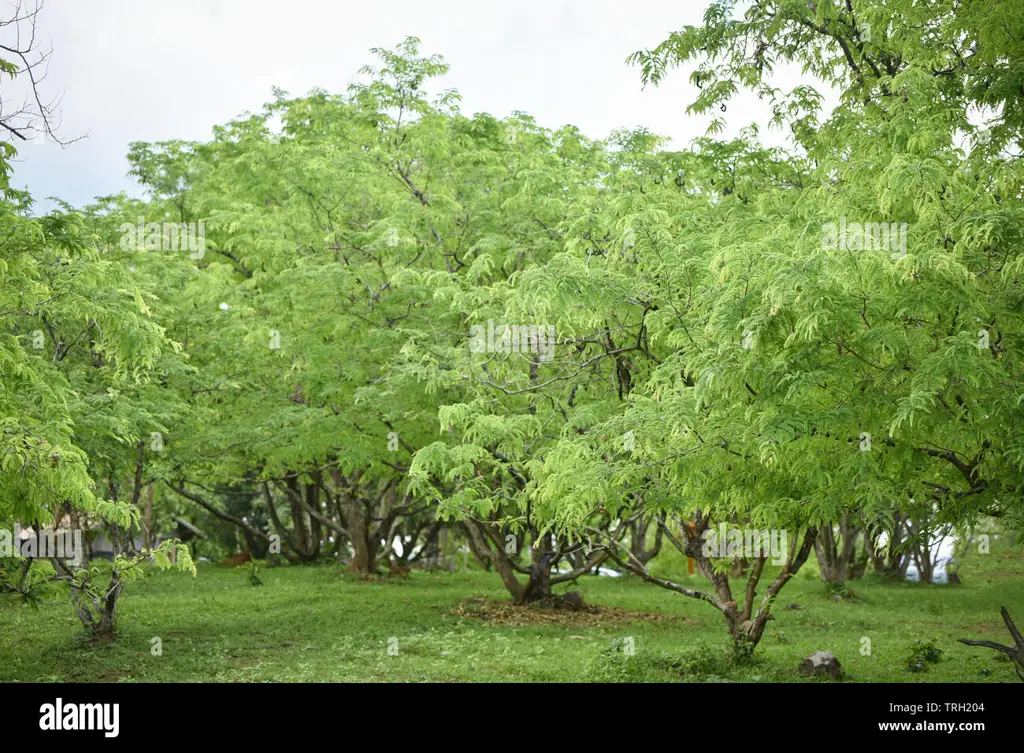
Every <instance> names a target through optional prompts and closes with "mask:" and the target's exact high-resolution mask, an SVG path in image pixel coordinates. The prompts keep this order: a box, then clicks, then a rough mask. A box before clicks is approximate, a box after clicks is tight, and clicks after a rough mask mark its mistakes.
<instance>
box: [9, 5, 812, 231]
mask: <svg viewBox="0 0 1024 753" xmlns="http://www.w3.org/2000/svg"><path fill="white" fill-rule="evenodd" d="M7 3H9V0H2V2H0V8H3V7H4V5H5V4H7ZM707 4H708V0H674V1H672V2H665V1H663V0H646V1H645V2H642V3H639V2H629V0H515V2H512V1H510V0H429V2H423V0H416V1H411V0H385V1H384V2H373V1H372V0H362V1H361V2H350V1H349V0H289V2H281V1H280V0H46V3H45V5H44V8H43V10H42V12H41V14H40V15H39V22H38V36H39V40H40V43H41V44H42V45H43V46H45V47H49V48H52V50H53V54H52V57H51V59H50V63H49V73H48V76H47V78H46V80H45V82H44V83H43V85H42V92H43V97H44V99H47V100H49V99H53V98H55V97H60V98H61V103H60V116H61V118H60V127H59V129H58V130H57V135H58V136H59V137H60V138H61V140H63V141H71V140H74V139H78V140H77V141H74V142H73V143H71V144H70V145H69V146H67V147H66V148H62V147H61V146H60V145H59V144H55V143H30V144H24V145H21V146H20V147H19V155H18V157H17V159H16V161H15V164H14V176H13V181H12V184H13V186H14V187H16V188H27V189H28V190H29V191H30V192H31V193H32V195H33V196H34V197H35V198H36V199H37V201H38V202H39V203H38V205H37V209H38V210H41V211H42V210H45V209H46V208H47V207H48V206H52V204H50V203H49V202H46V201H44V199H45V198H46V197H54V196H55V197H59V198H60V199H62V200H64V201H67V202H69V203H71V204H72V205H75V206H81V205H83V204H85V203H88V202H89V201H91V200H92V199H93V198H94V197H96V196H103V195H109V194H114V193H118V192H120V191H122V190H123V191H127V192H128V193H129V195H141V194H140V190H139V188H138V187H137V186H136V185H135V183H134V181H133V180H132V179H131V178H130V177H128V175H127V172H128V162H127V160H126V159H125V154H126V153H127V151H128V145H129V143H130V142H132V141H148V142H153V141H161V140H169V139H183V140H208V139H209V138H210V137H211V135H212V129H213V126H215V125H218V124H223V123H226V122H228V121H230V120H231V119H233V118H236V117H239V116H241V115H243V114H244V113H245V112H247V111H249V112H258V111H259V110H260V109H261V108H262V106H263V104H264V103H265V102H267V101H269V100H270V99H272V96H271V88H272V87H274V86H278V87H281V88H282V89H284V90H285V91H287V92H289V93H290V94H292V95H300V94H304V93H306V92H308V91H309V90H310V89H312V88H315V87H319V88H323V89H326V90H328V91H331V92H342V91H344V89H345V88H346V87H347V86H348V85H349V84H350V83H352V82H354V81H357V80H361V77H360V76H359V74H358V71H359V68H361V67H362V66H363V65H367V64H373V63H374V62H375V60H374V57H373V55H372V53H370V51H369V50H370V48H371V47H394V46H395V45H397V44H398V43H399V42H400V41H401V40H402V39H404V38H405V37H406V36H410V35H411V36H417V37H419V38H420V39H421V40H422V45H421V48H420V51H421V53H425V54H434V53H438V54H440V55H442V56H443V57H444V58H445V60H446V62H448V63H449V65H450V66H451V69H450V72H449V73H448V75H447V76H445V77H444V78H443V79H441V80H440V81H439V83H438V84H436V85H435V86H436V88H437V89H440V88H449V87H450V88H455V89H458V90H459V92H460V93H461V95H462V104H461V109H462V111H463V113H464V114H466V115H471V114H473V113H476V112H488V113H490V114H492V115H494V116H496V117H499V118H500V117H504V116H506V115H508V114H509V113H511V112H512V111H514V110H522V111H525V112H527V113H529V114H530V115H532V116H533V117H534V118H536V120H537V122H538V124H540V125H542V126H545V127H549V128H557V127H559V126H561V125H565V124H573V125H576V126H577V127H579V128H580V129H581V130H582V131H583V132H584V133H585V134H587V135H588V136H590V137H592V138H603V137H605V136H607V135H608V134H609V133H610V132H611V131H612V130H613V129H615V128H619V127H625V128H633V127H636V126H645V127H647V128H649V129H650V130H651V131H653V132H655V133H659V134H662V135H664V136H668V137H670V138H672V139H673V142H672V143H673V145H674V146H676V147H683V146H685V145H686V144H687V143H688V142H689V141H690V140H691V139H693V138H694V137H697V136H700V135H703V134H704V131H705V129H706V127H707V124H708V122H709V121H710V117H703V116H702V117H694V116H688V115H687V114H686V112H685V110H686V105H687V104H688V103H689V102H691V101H692V100H693V98H694V96H695V95H696V91H697V90H696V89H695V88H694V87H693V86H691V85H690V84H689V82H688V80H687V78H688V75H687V73H685V72H682V71H678V72H676V74H675V75H670V76H669V78H668V80H667V81H666V82H665V83H664V84H662V85H661V86H660V87H658V88H653V87H650V88H648V89H646V90H645V89H643V87H642V85H641V81H640V71H639V69H638V68H635V67H631V66H628V65H627V64H626V62H625V60H626V56H627V55H629V54H630V53H631V52H634V51H636V50H638V49H643V48H650V47H653V46H655V45H656V44H658V43H659V42H660V41H662V40H663V39H665V38H666V37H667V36H668V34H669V33H670V32H671V31H673V30H677V29H680V28H682V27H683V26H685V25H687V24H699V23H700V22H701V18H702V16H703V13H704V9H705V7H706V6H707ZM793 83H795V82H793ZM3 95H4V98H5V99H7V98H8V95H9V92H8V91H4V92H3ZM766 112H767V110H766V108H765V106H764V105H762V104H761V103H758V102H756V101H755V100H753V99H751V98H745V99H743V100H740V101H737V102H736V103H735V104H734V105H733V106H730V110H729V112H728V114H727V116H726V117H727V118H728V121H727V123H728V126H727V130H726V132H725V133H724V134H723V135H724V136H730V135H734V134H735V133H736V132H738V131H739V129H740V128H741V127H743V126H744V125H747V124H748V123H749V122H751V121H752V120H755V119H756V120H759V121H760V122H761V123H762V124H764V123H765V118H764V114H765V113H766ZM79 137H84V138H79ZM779 138H780V139H781V136H780V137H779ZM766 141H769V142H772V141H776V139H772V138H767V139H766Z"/></svg>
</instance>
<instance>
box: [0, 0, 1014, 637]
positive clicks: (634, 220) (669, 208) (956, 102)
mask: <svg viewBox="0 0 1024 753" xmlns="http://www.w3.org/2000/svg"><path fill="white" fill-rule="evenodd" d="M1022 24H1024V20H1022V18H1021V15H1020V14H1019V13H1014V12H1012V10H1011V7H1010V3H993V2H991V1H988V2H970V1H963V0H957V1H956V2H954V1H953V0H943V1H941V2H937V3H936V2H929V3H923V2H918V1H917V0H901V1H900V2H892V1H891V0H890V1H889V2H885V3H883V2H881V1H880V0H862V1H860V2H849V1H846V0H844V1H839V2H837V1H835V0H821V1H820V2H815V3H807V2H806V0H762V1H759V2H753V3H737V2H733V1H732V0H719V1H717V2H715V3H713V4H712V6H711V7H710V9H709V10H708V12H707V15H706V17H705V22H704V24H703V25H702V26H699V27H688V28H686V29H684V30H682V31H680V32H677V33H674V34H672V35H671V36H670V37H669V38H668V39H667V40H666V41H665V42H663V43H662V44H661V45H659V46H657V47H656V48H654V49H652V50H648V51H641V52H638V53H636V54H635V55H634V56H633V57H632V59H631V60H632V62H633V63H635V64H636V65H637V66H638V67H639V69H640V72H641V75H642V78H643V81H644V82H645V83H651V84H657V83H658V82H659V81H661V80H662V78H663V77H664V76H666V75H667V73H668V71H670V70H671V69H672V68H674V67H676V66H682V67H685V68H686V69H688V70H689V71H690V80H691V81H692V82H693V83H694V84H695V85H696V86H697V87H698V91H699V96H698V97H697V99H696V100H695V101H694V102H693V103H692V104H691V105H690V108H689V111H690V112H691V113H693V114H705V113H710V114H712V115H713V116H714V118H713V120H712V121H711V126H710V129H709V133H708V135H707V136H706V137H704V138H699V139H697V140H696V141H695V142H694V143H693V144H691V145H690V146H689V147H688V148H686V149H683V150H679V151H672V150H669V149H667V148H666V142H665V141H664V140H663V139H662V138H660V137H658V136H657V135H655V134H652V133H650V132H648V131H647V130H645V129H642V128H640V129H636V130H632V131H619V132H616V133H614V134H612V136H611V137H610V138H608V139H606V140H604V141H594V140H591V139H589V138H587V137H586V136H584V135H583V134H582V133H580V132H579V130H578V129H576V128H573V127H570V126H566V127H563V128H560V129H557V130H551V129H547V128H544V127H542V126H540V125H539V124H537V123H536V122H535V121H534V120H533V119H532V118H531V117H529V116H528V115H527V114H525V113H519V112H517V113H514V114H513V115H512V116H510V117H508V118H505V119H503V120H498V119H496V118H494V117H492V116H490V115H486V114H477V115H474V116H472V117H468V116H466V115H464V114H462V113H461V111H460V109H459V97H458V94H457V93H456V92H454V91H444V92H441V93H440V94H439V95H438V94H436V92H435V93H434V94H430V93H429V92H431V91H432V86H431V81H432V79H435V78H436V77H437V76H439V75H441V74H443V73H444V72H445V71H446V70H447V67H446V65H445V63H444V62H443V60H442V59H441V58H439V57H437V56H431V57H425V56H423V55H421V53H420V51H419V42H418V40H416V39H414V38H410V39H407V40H406V41H405V42H403V43H402V44H401V45H399V46H398V47H397V48H396V49H394V50H384V49H378V50H374V51H373V52H374V54H375V55H376V57H377V59H378V63H377V67H372V68H366V69H364V71H363V73H364V74H365V77H366V80H367V83H363V84H358V85H354V86H352V87H351V88H350V89H349V90H348V91H347V92H345V93H344V94H331V93H328V92H324V91H316V92H312V93H311V94H309V95H307V96H302V97H292V96H290V95H288V94H287V93H285V92H282V91H277V92H275V98H274V100H273V101H272V102H270V103H269V104H267V105H266V107H265V108H264V110H263V111H262V112H261V113H259V114H256V115H247V116H245V117H243V118H240V119H238V120H235V121H233V122H231V123H228V124H226V125H224V126H219V127H217V128H215V130H214V136H213V138H212V140H210V141H208V142H204V143H192V142H181V141H172V142H164V143H157V144H144V143H136V144H133V145H132V148H131V151H130V153H129V159H130V162H131V165H132V174H133V175H134V176H135V178H136V179H137V180H138V182H139V183H140V184H141V185H142V186H144V187H145V189H146V192H147V198H146V199H145V200H138V199H131V198H128V197H126V196H124V195H120V196H111V197H106V198H103V199H101V200H98V201H97V202H95V203H94V204H93V205H91V206H89V207H86V208H84V209H82V210H72V209H71V208H70V207H65V208H63V209H62V210H61V211H58V212H55V213H53V214H51V215H48V216H46V217H42V218H32V217H30V216H29V213H28V209H29V206H30V202H29V199H28V197H27V196H25V195H24V194H19V193H17V192H15V191H12V190H11V189H10V188H9V187H5V191H4V195H5V199H4V202H3V204H2V207H0V209H2V215H0V222H2V223H3V230H4V236H5V237H6V238H7V239H8V242H7V243H5V245H4V248H3V251H2V254H3V255H2V257H0V276H2V280H3V285H2V286H0V324H2V328H0V371H2V373H3V379H2V382H0V422H2V427H0V521H22V522H25V523H34V524H36V525H43V526H45V525H54V524H56V523H59V522H60V521H61V520H63V519H64V518H65V516H70V519H71V520H73V521H76V524H77V521H83V520H88V521H106V522H107V523H108V524H109V525H110V526H111V528H112V530H113V531H114V533H115V538H117V537H118V536H119V535H129V534H130V532H131V531H132V530H133V529H134V530H137V529H138V528H139V526H140V525H141V526H143V527H144V528H145V529H146V530H148V531H152V530H153V528H154V526H158V525H159V524H160V522H161V521H164V522H166V521H168V520H170V516H171V515H179V516H183V517H185V518H192V519H195V516H196V515H197V513H199V512H200V511H202V514H203V515H210V516H213V517H215V518H217V519H218V520H220V521H222V522H224V523H226V524H227V525H230V526H232V527H234V528H236V529H237V530H238V531H239V533H240V535H241V536H242V537H243V538H244V539H245V541H246V542H247V547H248V548H249V549H250V550H251V551H253V552H254V553H255V554H257V555H260V556H262V555H264V554H266V553H268V552H269V551H276V548H275V547H276V545H277V544H278V542H279V543H280V553H281V555H282V556H283V557H285V558H287V559H288V560H291V561H293V562H312V561H316V560H318V559H321V558H325V557H338V558H344V559H345V560H347V561H350V563H351V566H352V568H353V569H355V570H357V571H358V572H360V573H364V574H369V573H372V572H374V571H375V570H376V569H377V568H378V567H379V566H380V565H381V564H383V563H384V562H386V561H387V559H388V558H389V557H391V556H393V555H394V554H395V552H393V542H395V541H396V540H398V541H400V542H401V547H400V557H401V558H402V559H410V558H415V557H418V556H420V555H421V554H422V553H423V552H425V551H427V549H428V548H429V547H428V545H430V546H433V544H432V543H431V542H436V539H437V536H438V533H439V530H440V529H441V526H442V525H444V526H449V525H450V526H457V529H454V530H458V531H459V532H461V533H460V535H462V536H464V537H465V540H466V542H467V544H468V546H469V548H470V549H471V551H472V553H473V554H474V556H475V557H476V558H477V559H478V560H479V561H480V562H481V563H484V564H485V565H486V566H488V567H489V568H493V570H494V571H495V573H496V574H497V575H498V576H499V577H500V578H501V579H502V582H503V583H504V584H505V586H506V587H507V589H508V590H509V592H510V594H511V595H512V597H513V598H514V599H515V600H516V601H517V602H526V601H535V600H542V599H552V598H554V597H553V595H552V590H551V589H552V586H553V585H555V584H557V583H558V582H563V581H567V580H571V579H573V578H575V577H578V576H579V575H581V574H583V573H587V572H590V571H592V570H593V569H594V568H596V567H598V566H600V565H602V564H603V563H614V564H617V565H618V566H619V567H621V568H623V569H625V570H628V571H629V572H631V573H634V574H636V575H637V576H639V577H640V578H642V579H644V580H646V581H648V582H650V583H652V584H655V585H658V586H661V587H664V588H668V589H671V590H673V591H676V592H678V593H680V594H681V595H685V596H689V597H693V598H696V599H700V600H702V601H704V602H706V603H707V604H708V605H710V606H711V607H714V608H715V609H718V610H719V611H720V612H721V613H722V615H723V617H724V619H725V621H726V624H727V627H728V630H729V635H730V637H731V640H732V641H733V642H734V644H735V645H736V647H737V649H738V650H741V651H744V652H746V651H749V650H751V649H752V648H753V647H754V646H756V644H757V643H758V642H759V640H760V639H761V637H762V635H763V632H764V629H765V625H766V623H767V621H768V620H769V619H770V618H771V609H772V605H773V603H774V601H775V599H776V597H777V595H778V593H779V592H780V590H781V589H782V588H783V587H784V586H785V584H786V583H787V581H788V580H789V579H791V578H792V577H793V576H794V575H795V574H796V572H797V571H798V570H799V569H800V567H801V566H802V565H803V564H804V563H805V562H806V561H807V559H808V558H809V557H810V556H811V553H812V552H814V553H815V554H816V556H817V557H818V559H819V562H820V563H821V566H822V573H823V575H824V576H825V577H826V578H828V579H845V578H848V577H854V576H855V574H856V572H860V571H861V569H860V568H859V567H858V566H857V565H856V560H857V546H858V544H857V542H858V541H863V542H866V544H867V546H866V548H865V550H864V552H865V554H864V556H865V557H869V558H870V559H871V560H872V562H873V564H874V567H875V569H876V570H878V571H881V572H888V573H890V574H897V575H898V574H901V572H902V571H901V568H902V569H905V568H906V562H907V557H908V553H910V552H914V551H916V556H917V559H918V562H919V563H920V566H921V568H922V572H923V573H924V575H925V577H926V578H927V577H928V574H927V572H925V570H926V569H927V568H926V566H925V565H924V563H925V562H927V561H928V542H929V541H930V540H931V537H933V536H934V534H935V532H936V531H941V530H945V528H944V527H948V526H968V525H971V524H973V523H975V522H976V521H978V520H979V519H980V518H981V517H982V516H995V517H997V518H1001V519H1002V520H1003V522H1004V524H1005V525H1007V526H1011V527H1021V526H1022V525H1024V507H1022V504H1021V473H1022V469H1024V442H1022V440H1021V439H1020V438H1018V437H1017V435H1016V421H1017V419H1018V418H1021V417H1022V416H1024V414H1022V412H1021V408H1020V403H1021V400H1022V398H1024V390H1022V384H1021V370H1020V368H1019V367H1018V363H1019V359H1020V357H1021V355H1022V352H1024V351H1022V346H1021V335H1022V334H1024V320H1022V313H1024V312H1022V308H1021V306H1022V303H1024V289H1022V286H1021V279H1022V277H1021V275H1022V271H1024V255H1022V253H1021V251H1022V248H1021V238H1022V228H1024V194H1022V178H1024V171H1022V168H1021V162H1020V151H1021V147H1022V144H1024V141H1022V139H1024V134H1022V126H1024V107H1022V105H1024V75H1022V73H1021V67H1020V66H1021V63H1020V61H1021V60H1024V49H1022V45H1024V42H1022V40H1024V26H1022ZM782 64H797V65H800V66H801V67H802V68H803V69H804V71H805V73H806V74H807V77H808V78H809V79H811V80H810V82H809V83H801V84H800V85H798V86H796V87H794V88H792V89H790V90H782V89H779V88H776V84H775V81H774V78H773V75H772V74H773V71H774V69H775V68H776V67H777V66H779V65H782ZM814 86H825V87H828V88H830V89H831V90H832V91H833V92H835V93H837V94H838V96H839V104H838V106H836V107H835V108H834V109H832V110H831V111H826V110H825V109H823V106H822V102H823V94H822V93H821V92H819V91H818V90H816V89H815V88H814ZM744 90H751V91H753V92H754V93H756V94H757V95H758V96H759V97H760V99H761V101H763V102H764V103H767V104H768V105H769V106H770V108H771V117H772V124H773V125H774V126H777V127H778V128H780V129H781V130H782V131H783V133H785V134H786V135H787V136H788V137H789V138H788V147H787V148H769V147H766V146H764V145H762V144H761V143H760V141H759V138H758V131H757V129H756V128H755V127H753V126H751V127H748V128H746V129H745V130H743V131H742V133H741V135H740V136H738V137H737V138H733V139H728V140H723V139H718V138H716V136H717V135H718V134H719V133H721V131H722V129H723V128H724V125H725V119H726V118H728V117H729V112H728V106H729V103H730V101H731V100H732V98H733V97H734V96H736V95H738V94H740V93H741V92H742V91H744ZM854 227H857V228H859V229H858V230H851V228H854ZM836 228H840V229H841V232H842V233H846V234H847V237H846V238H845V241H846V242H841V243H838V244H837V243H835V242H829V239H828V236H829V234H830V233H831V234H832V240H833V241H834V240H835V230H836ZM871 228H873V229H871ZM879 228H882V229H885V230H886V233H885V234H884V235H882V234H881V233H880V231H879ZM889 228H893V232H892V235H891V236H890V235H889V233H888V230H889ZM900 228H903V229H904V230H903V231H902V232H901V231H900V230H899V229H900ZM851 233H852V236H853V237H852V240H851ZM901 237H902V239H903V241H901V242H899V243H893V242H892V241H893V240H894V239H897V238H901ZM885 239H888V245H886V243H884V242H883V243H880V241H884V240H885ZM506 326H510V327H512V328H513V330H514V332H515V334H516V337H514V338H512V337H510V336H509V334H508V331H507V330H506V329H504V328H505V327H506ZM481 333H483V335H481ZM721 523H727V524H730V525H733V526H740V527H743V528H749V529H757V530H765V531H784V532H785V535H786V544H787V547H786V556H785V559H784V562H781V563H779V564H778V566H773V565H772V562H771V561H770V558H769V556H768V555H767V553H758V554H755V555H754V556H748V557H747V558H746V562H745V563H744V564H745V568H744V569H743V571H742V572H743V577H744V578H745V579H746V580H745V584H744V587H743V589H742V593H739V594H737V593H735V592H734V591H733V585H732V584H730V581H729V571H730V570H731V569H734V568H735V565H736V563H735V562H734V561H732V560H731V559H730V558H728V557H715V556H710V557H709V556H707V555H706V553H705V548H704V546H703V544H704V541H705V538H706V533H707V532H708V531H710V530H713V529H716V528H717V527H718V526H719V525H720V524H721ZM652 540H653V541H654V542H655V543H654V545H653V547H652V546H651V542H652ZM663 542H668V543H670V544H671V545H673V546H674V547H676V548H678V549H679V550H680V551H681V552H683V553H684V554H685V555H686V556H688V557H690V558H692V559H693V560H694V562H695V563H696V565H697V568H698V570H699V572H700V573H701V574H702V575H703V576H705V577H706V579H707V582H708V586H707V587H706V588H704V589H698V588H693V587H692V586H691V585H683V584H680V583H675V582H672V581H670V580H667V579H665V578H663V577H659V576H658V575H657V574H656V573H653V572H652V571H651V569H650V567H649V563H650V561H651V558H652V556H653V555H654V554H656V553H657V550H658V549H659V548H660V547H661V544H662V543H663ZM140 559H141V555H137V554H133V553H130V552H129V553H126V554H123V555H122V556H120V557H119V558H118V559H117V560H116V561H115V563H114V565H113V567H112V568H110V569H109V574H108V572H107V570H102V568H98V566H96V565H93V567H92V569H91V570H90V569H89V568H81V569H79V570H77V571H76V570H74V569H69V568H68V567H67V565H66V564H64V563H60V562H59V561H54V563H53V564H52V567H49V569H47V567H45V566H43V565H42V564H41V563H40V567H38V568H36V569H33V568H30V567H27V566H26V567H24V568H23V569H22V568H21V567H20V566H19V568H17V569H16V568H14V567H13V566H8V567H6V568H4V570H3V578H4V583H5V587H6V588H7V590H13V591H18V592H20V593H23V594H27V593H29V592H31V591H32V588H31V587H32V586H33V585H35V586H38V585H39V584H40V583H43V582H46V583H49V582H61V581H63V582H64V583H67V584H70V585H71V587H72V593H75V594H78V595H79V599H78V602H77V603H79V605H80V609H82V608H85V609H86V611H88V609H89V608H91V609H93V611H94V612H95V611H96V610H98V611H100V612H103V613H106V612H109V613H110V619H109V620H108V622H105V623H103V625H102V626H101V625H100V623H99V622H98V621H96V620H95V619H92V618H90V619H91V620H92V621H91V622H87V625H92V629H93V630H94V632H97V633H98V634H99V633H103V632H104V631H106V630H109V629H112V620H113V611H114V605H112V604H111V603H110V597H111V595H113V596H114V597H115V599H116V594H117V593H119V592H120V588H121V585H122V584H123V582H124V579H125V578H126V577H129V576H128V575H126V573H131V572H132V566H133V563H137V562H138V561H139V560H140ZM158 560H159V561H161V562H163V563H165V564H169V563H170V562H171V561H174V562H175V563H176V564H177V565H178V566H181V567H186V568H190V567H191V560H190V559H189V557H188V550H187V548H185V547H184V546H182V545H181V544H180V543H176V542H168V543H166V544H164V545H162V549H161V553H160V555H159V556H158ZM564 563H568V567H567V568H566V567H560V565H562V564H564ZM736 572H738V571H735V570H734V574H736ZM101 574H102V576H103V578H104V583H103V584H102V586H100V585H93V584H94V583H96V581H97V579H98V578H99V577H100V575H101ZM108 575H109V578H110V579H111V580H110V582H109V583H107V582H106V578H107V577H108ZM759 590H760V591H761V592H762V593H761V594H759ZM80 613H81V611H80ZM83 619H84V618H83Z"/></svg>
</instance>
